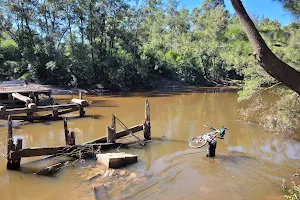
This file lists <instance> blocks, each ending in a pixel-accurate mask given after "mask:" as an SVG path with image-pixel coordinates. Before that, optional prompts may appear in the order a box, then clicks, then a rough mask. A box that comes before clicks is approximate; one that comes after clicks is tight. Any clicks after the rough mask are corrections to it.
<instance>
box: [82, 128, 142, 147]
mask: <svg viewBox="0 0 300 200" xmlns="http://www.w3.org/2000/svg"><path fill="white" fill-rule="evenodd" d="M142 130H143V124H139V125H135V126H132V127H130V128H128V130H122V131H119V132H117V133H116V139H118V138H121V137H124V136H126V135H129V134H130V133H131V132H132V133H136V132H138V131H142ZM106 141H107V137H106V136H104V137H101V138H98V139H95V140H91V141H89V142H86V143H84V144H93V143H105V142H106Z"/></svg>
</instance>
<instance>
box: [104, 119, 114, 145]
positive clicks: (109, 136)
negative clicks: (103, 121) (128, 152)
mask: <svg viewBox="0 0 300 200" xmlns="http://www.w3.org/2000/svg"><path fill="white" fill-rule="evenodd" d="M106 134H107V142H108V143H115V142H116V115H114V114H112V119H111V127H109V126H107V130H106Z"/></svg>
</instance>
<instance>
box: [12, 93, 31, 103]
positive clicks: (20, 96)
mask: <svg viewBox="0 0 300 200" xmlns="http://www.w3.org/2000/svg"><path fill="white" fill-rule="evenodd" d="M12 96H13V98H15V99H19V100H20V101H23V102H25V103H26V105H28V104H29V103H32V102H33V100H32V99H31V98H29V97H26V96H24V95H22V94H19V93H17V92H14V93H12Z"/></svg>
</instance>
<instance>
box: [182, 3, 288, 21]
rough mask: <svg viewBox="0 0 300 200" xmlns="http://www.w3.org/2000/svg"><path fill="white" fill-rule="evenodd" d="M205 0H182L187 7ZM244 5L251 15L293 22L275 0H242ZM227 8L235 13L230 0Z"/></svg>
mask: <svg viewBox="0 0 300 200" xmlns="http://www.w3.org/2000/svg"><path fill="white" fill-rule="evenodd" d="M202 1H203V0H180V3H181V5H183V6H184V7H185V8H187V9H189V10H190V9H192V8H195V7H199V6H200V5H201V3H202ZM242 2H243V5H244V7H245V8H246V10H247V12H248V14H249V15H252V16H256V17H262V16H264V17H265V18H270V19H273V20H278V21H279V22H280V23H281V24H282V25H287V24H289V23H290V22H292V21H293V20H294V19H293V16H291V15H290V13H289V12H288V11H286V10H284V9H283V7H282V5H281V4H280V3H279V2H277V1H273V0H242ZM225 5H226V9H228V10H229V11H230V13H232V14H233V13H234V10H233V7H232V6H231V3H230V0H225Z"/></svg>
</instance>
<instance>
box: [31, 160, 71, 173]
mask: <svg viewBox="0 0 300 200" xmlns="http://www.w3.org/2000/svg"><path fill="white" fill-rule="evenodd" d="M67 162H68V161H64V162H59V163H54V164H52V165H50V166H47V167H45V168H43V169H40V170H39V171H37V172H36V173H35V174H37V175H43V176H49V175H53V174H54V173H55V172H57V171H58V170H59V169H60V168H62V167H63V166H64V165H65V164H66V163H67Z"/></svg>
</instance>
